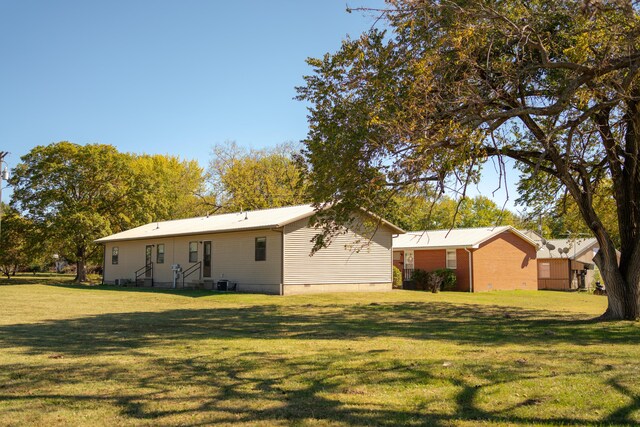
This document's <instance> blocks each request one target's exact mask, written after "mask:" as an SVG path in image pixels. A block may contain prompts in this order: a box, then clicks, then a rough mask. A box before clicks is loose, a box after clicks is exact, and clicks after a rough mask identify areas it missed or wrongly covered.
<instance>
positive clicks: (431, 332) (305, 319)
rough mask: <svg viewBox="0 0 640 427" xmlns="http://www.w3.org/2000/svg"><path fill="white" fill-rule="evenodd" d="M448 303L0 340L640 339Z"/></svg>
mask: <svg viewBox="0 0 640 427" xmlns="http://www.w3.org/2000/svg"><path fill="white" fill-rule="evenodd" d="M507 309H508V310H509V311H511V312H517V313H518V314H517V316H515V317H514V316H510V317H509V318H505V317H504V312H505V307H499V306H486V305H474V304H466V305H463V304H451V303H445V302H428V303H427V302H425V303H422V302H412V303H374V304H370V305H325V306H310V305H299V306H277V305H255V306H249V307H239V308H212V309H178V310H167V311H162V312H129V313H107V314H100V315H93V316H87V317H81V318H72V319H61V320H49V321H44V322H40V323H28V324H13V325H4V326H0V345H5V346H17V347H23V348H25V351H26V352H27V353H32V354H33V353H42V352H62V353H65V354H75V355H87V354H98V353H117V352H121V351H129V350H130V349H135V348H143V347H147V346H154V345H160V346H162V345H172V344H173V343H174V342H175V341H179V340H188V341H190V342H198V341H200V340H207V339H223V340H224V339H229V340H235V339H242V338H259V339H267V340H269V339H283V338H286V339H298V340H317V339H323V340H362V339H370V338H375V337H389V338H392V337H398V338H408V339H415V340H426V341H428V340H446V341H448V342H451V343H456V344H472V345H482V346H492V345H493V346H495V345H503V344H535V345H540V344H542V345H554V344H559V343H569V344H574V345H592V344H603V343H606V344H616V343H622V344H636V345H637V344H640V334H638V328H637V327H636V325H635V324H633V323H628V322H617V323H615V322H614V323H604V324H596V323H593V322H592V321H588V320H585V319H583V318H580V317H579V316H560V315H558V314H557V313H553V312H547V311H541V310H524V309H521V308H507Z"/></svg>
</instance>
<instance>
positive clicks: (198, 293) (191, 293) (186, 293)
mask: <svg viewBox="0 0 640 427" xmlns="http://www.w3.org/2000/svg"><path fill="white" fill-rule="evenodd" d="M49 285H51V286H54V287H56V288H68V289H76V290H86V291H111V292H114V291H115V292H124V293H127V292H129V293H131V292H135V293H138V292H142V293H152V294H168V295H177V296H182V297H188V298H200V297H208V296H211V295H223V294H227V295H233V294H234V293H233V292H218V291H212V290H206V289H199V290H194V289H180V288H178V289H171V288H152V287H145V286H140V287H136V286H133V284H131V285H130V286H112V285H99V284H96V285H83V284H78V283H49Z"/></svg>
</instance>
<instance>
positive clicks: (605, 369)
mask: <svg viewBox="0 0 640 427" xmlns="http://www.w3.org/2000/svg"><path fill="white" fill-rule="evenodd" d="M48 280H53V279H48ZM0 283H1V284H3V285H0V425H25V424H28V425H47V426H50V425H109V426H112V425H136V426H137V425H154V426H155V425H209V424H217V425H232V424H233V425H247V426H249V425H251V426H253V425H295V426H298V425H300V426H304V425H323V426H324V425H326V426H338V425H358V426H365V425H366V426H368V425H382V426H385V425H436V426H438V425H441V426H447V425H461V426H475V425H478V424H486V425H514V424H526V425H589V424H593V425H603V424H614V425H634V424H638V423H640V327H639V325H638V324H637V323H635V322H607V323H596V322H592V321H590V319H592V318H593V317H595V316H596V315H598V314H600V313H602V312H603V311H604V309H605V307H606V299H605V298H603V297H598V296H592V295H586V294H576V293H555V292H522V291H515V292H493V293H484V294H476V295H471V294H466V293H440V294H430V293H425V292H410V291H394V292H389V293H375V294H374V293H369V294H333V295H330V294H324V295H313V296H290V297H278V296H263V295H242V294H217V293H211V292H206V291H204V292H203V291H200V292H198V291H192V292H171V291H150V290H139V289H127V288H124V289H118V288H112V287H102V286H99V287H86V286H85V287H83V286H69V285H54V284H46V283H47V282H46V281H45V282H44V283H45V284H17V285H16V284H7V283H8V282H7V281H1V282H0ZM11 283H16V282H15V281H14V282H11Z"/></svg>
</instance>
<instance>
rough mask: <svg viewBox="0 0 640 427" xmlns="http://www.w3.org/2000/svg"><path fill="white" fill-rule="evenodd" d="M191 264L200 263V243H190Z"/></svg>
mask: <svg viewBox="0 0 640 427" xmlns="http://www.w3.org/2000/svg"><path fill="white" fill-rule="evenodd" d="M189 262H198V242H189Z"/></svg>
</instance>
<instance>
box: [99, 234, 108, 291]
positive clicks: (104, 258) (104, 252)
mask: <svg viewBox="0 0 640 427" xmlns="http://www.w3.org/2000/svg"><path fill="white" fill-rule="evenodd" d="M106 269H107V244H106V243H104V244H103V245H102V283H100V284H101V285H104V275H105V273H106Z"/></svg>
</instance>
